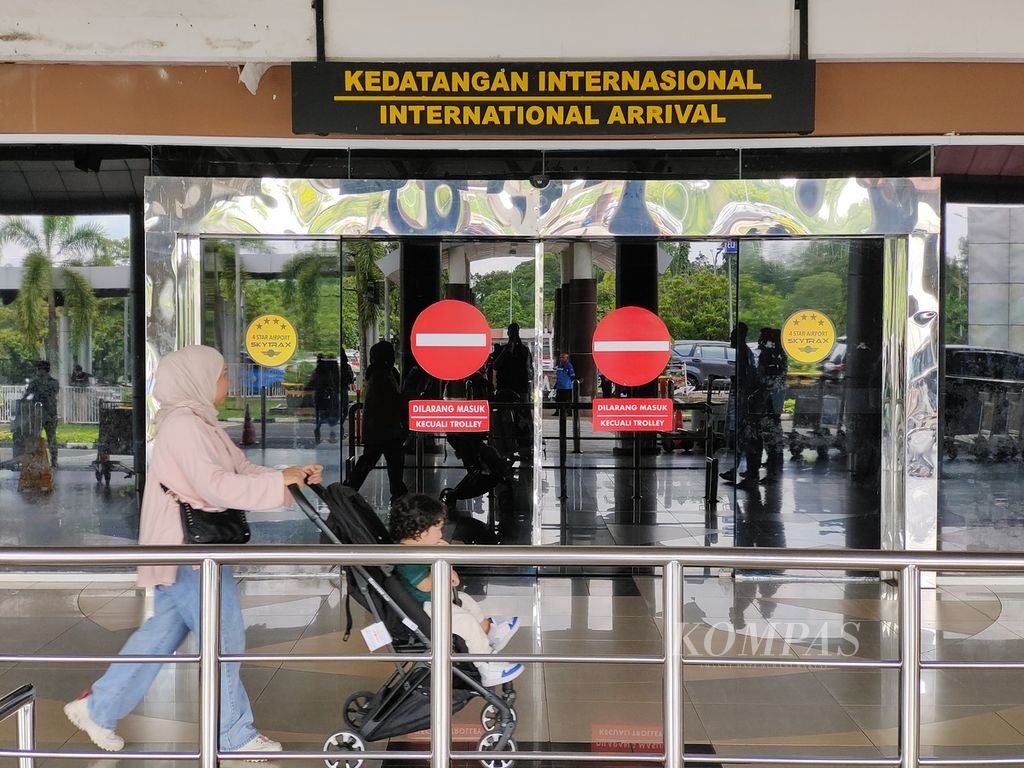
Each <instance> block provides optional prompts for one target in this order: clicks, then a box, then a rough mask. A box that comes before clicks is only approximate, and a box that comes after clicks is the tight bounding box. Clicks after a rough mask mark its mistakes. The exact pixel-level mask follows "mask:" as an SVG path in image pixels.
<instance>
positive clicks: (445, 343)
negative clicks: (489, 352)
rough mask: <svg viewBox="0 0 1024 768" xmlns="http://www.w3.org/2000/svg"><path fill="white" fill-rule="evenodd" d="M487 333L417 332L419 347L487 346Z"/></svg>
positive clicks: (417, 344)
mask: <svg viewBox="0 0 1024 768" xmlns="http://www.w3.org/2000/svg"><path fill="white" fill-rule="evenodd" d="M488 344H489V340H488V338H487V334H486V333H417V334H416V346H418V347H486V346H487V345H488Z"/></svg>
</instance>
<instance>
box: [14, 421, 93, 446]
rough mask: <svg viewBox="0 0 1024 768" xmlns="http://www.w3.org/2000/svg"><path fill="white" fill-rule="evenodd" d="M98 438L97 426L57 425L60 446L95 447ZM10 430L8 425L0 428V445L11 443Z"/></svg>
mask: <svg viewBox="0 0 1024 768" xmlns="http://www.w3.org/2000/svg"><path fill="white" fill-rule="evenodd" d="M99 437H100V427H99V425H98V424H58V425H57V444H58V445H62V444H66V443H86V444H87V445H95V444H96V441H97V440H99ZM11 440H12V437H11V429H10V426H9V425H6V424H5V425H4V426H2V427H0V443H9V442H11Z"/></svg>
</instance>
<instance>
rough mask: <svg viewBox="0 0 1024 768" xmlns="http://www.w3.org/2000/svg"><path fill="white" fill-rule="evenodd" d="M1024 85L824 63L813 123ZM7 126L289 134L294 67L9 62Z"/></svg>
mask: <svg viewBox="0 0 1024 768" xmlns="http://www.w3.org/2000/svg"><path fill="white" fill-rule="evenodd" d="M1022 92H1024V64H971V63H870V64H868V63H832V64H819V65H818V70H817V94H816V99H817V116H816V126H817V130H816V131H815V133H814V135H815V136H856V135H884V134H906V135H913V134H932V135H936V134H945V133H950V132H955V133H961V134H972V133H984V134H1003V133H1005V134H1021V133H1024V100H1021V99H1019V98H1017V95H1018V94H1020V93H1022ZM0 133H29V134H31V133H40V134H49V133H52V134H123V135H168V136H175V135H177V136H221V137H228V136H254V137H264V136H265V137H290V136H292V133H291V72H290V70H289V68H288V67H285V66H279V67H274V68H272V69H270V70H269V71H268V72H267V73H266V75H265V76H264V77H263V80H262V81H261V83H260V87H259V91H258V93H257V94H256V95H255V96H253V95H252V94H250V93H249V91H248V90H246V88H245V87H244V86H243V85H242V84H241V83H240V82H238V69H237V68H236V67H200V66H155V65H130V66H124V65H116V66H115V65H109V66H108V65H60V64H38V65H37V64H0Z"/></svg>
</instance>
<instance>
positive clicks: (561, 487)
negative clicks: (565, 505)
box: [556, 403, 569, 499]
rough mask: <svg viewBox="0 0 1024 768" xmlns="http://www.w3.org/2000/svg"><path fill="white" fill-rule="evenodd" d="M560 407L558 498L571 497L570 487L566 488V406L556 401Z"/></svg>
mask: <svg viewBox="0 0 1024 768" xmlns="http://www.w3.org/2000/svg"><path fill="white" fill-rule="evenodd" d="M556 405H557V407H558V498H560V499H567V498H569V489H568V488H566V484H567V483H568V480H567V479H566V468H565V464H566V445H565V441H566V436H565V407H564V405H565V404H564V403H556Z"/></svg>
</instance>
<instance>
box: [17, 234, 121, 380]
mask: <svg viewBox="0 0 1024 768" xmlns="http://www.w3.org/2000/svg"><path fill="white" fill-rule="evenodd" d="M104 242H105V237H104V232H103V229H102V228H101V227H99V226H97V225H95V224H81V225H76V223H75V217H74V216H43V221H42V227H41V229H39V230H37V229H36V228H35V227H33V226H32V224H31V222H29V220H28V219H26V218H23V217H20V216H19V217H15V218H12V219H8V220H7V221H6V222H4V223H3V224H2V225H0V245H4V244H6V243H14V244H15V245H18V246H21V247H22V248H24V249H25V250H26V251H27V253H26V255H25V260H24V262H23V264H22V278H21V288H20V290H19V291H18V298H17V300H16V302H15V308H16V312H17V319H18V326H19V329H20V330H21V332H22V333H23V334H25V336H26V337H27V338H28V339H29V340H30V341H31V342H32V343H33V344H39V343H40V342H41V341H42V337H43V335H44V334H45V336H46V344H45V355H46V359H47V360H50V361H51V364H52V365H53V367H54V369H55V372H57V371H59V366H60V360H59V358H58V354H57V298H56V295H55V292H54V287H53V284H54V280H53V270H54V268H56V269H57V270H58V272H59V274H60V277H61V282H62V283H63V286H64V287H63V289H62V293H63V295H64V307H65V312H66V313H67V316H68V318H69V320H70V321H71V342H72V344H78V343H79V342H80V341H81V340H82V339H83V338H84V337H85V335H86V334H87V333H88V332H89V327H90V325H91V324H92V322H93V321H94V320H95V319H96V318H97V316H98V313H99V304H98V302H97V299H96V294H95V293H94V292H93V289H92V286H91V285H90V284H89V281H88V280H87V279H86V277H85V276H84V275H83V274H82V273H81V272H79V271H77V270H75V269H72V268H71V267H70V266H69V265H68V262H69V261H72V260H77V259H81V258H82V257H83V256H85V255H87V254H93V253H96V252H97V251H98V250H100V249H101V248H103V245H104ZM44 304H45V306H46V311H45V313H44V312H43V311H42V306H43V305H44ZM58 378H59V377H58Z"/></svg>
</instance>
